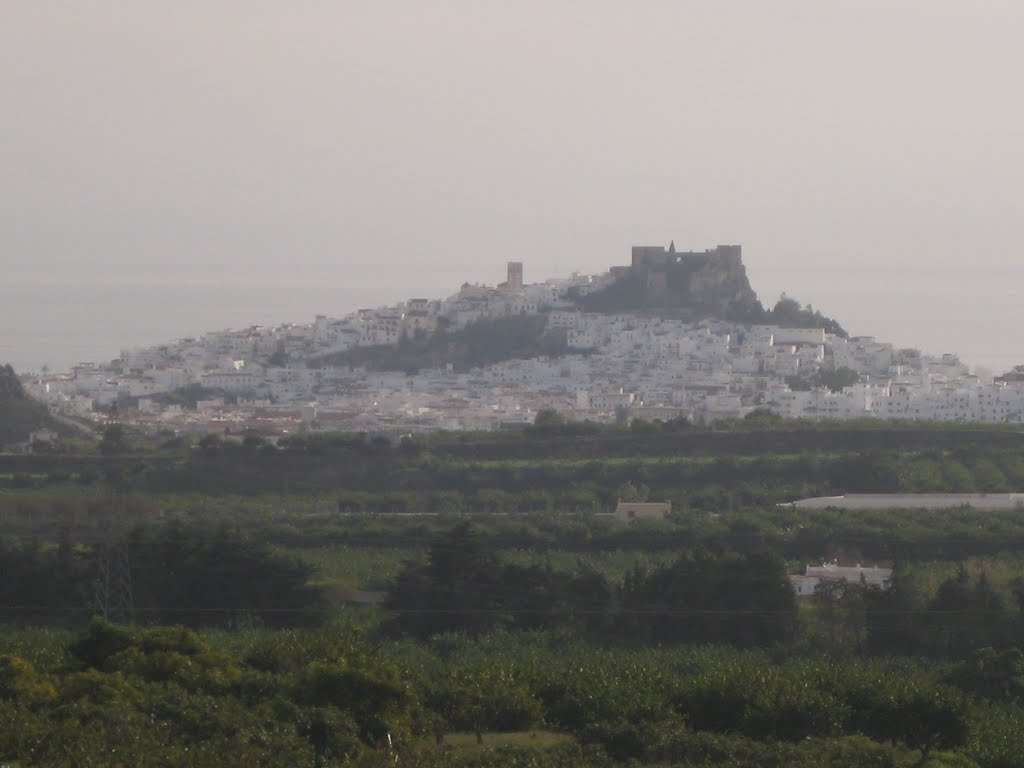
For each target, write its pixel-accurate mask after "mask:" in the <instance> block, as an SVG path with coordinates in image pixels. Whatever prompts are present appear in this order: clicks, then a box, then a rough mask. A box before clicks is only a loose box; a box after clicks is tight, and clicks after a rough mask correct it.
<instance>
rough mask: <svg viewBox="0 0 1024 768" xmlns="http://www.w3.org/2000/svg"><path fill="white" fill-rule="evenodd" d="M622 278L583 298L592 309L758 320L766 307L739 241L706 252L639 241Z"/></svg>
mask: <svg viewBox="0 0 1024 768" xmlns="http://www.w3.org/2000/svg"><path fill="white" fill-rule="evenodd" d="M616 271H617V272H618V273H619V277H618V279H617V280H616V281H615V282H614V283H612V284H611V285H610V286H609V287H608V288H606V289H605V290H603V291H598V292H595V293H592V294H590V295H589V296H586V297H583V298H581V299H580V304H581V305H582V306H583V308H584V309H585V310H587V311H589V312H635V311H652V312H657V313H659V314H662V313H664V314H670V315H673V316H680V317H692V318H698V317H717V318H721V319H724V320H736V321H756V320H758V319H760V317H761V316H762V315H763V313H764V308H763V307H762V306H761V302H760V301H758V299H757V294H756V293H754V290H753V288H751V287H750V281H749V279H748V278H747V270H746V267H744V266H743V258H742V254H741V249H740V246H738V245H721V246H718V247H717V248H715V249H714V250H709V251H703V252H687V253H676V251H675V249H674V248H670V249H667V250H666V249H665V248H661V247H657V246H655V247H650V246H639V247H636V248H634V249H633V263H632V264H631V265H630V266H629V267H628V268H626V269H625V270H616Z"/></svg>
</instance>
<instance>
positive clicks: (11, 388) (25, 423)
mask: <svg viewBox="0 0 1024 768" xmlns="http://www.w3.org/2000/svg"><path fill="white" fill-rule="evenodd" d="M47 426H51V424H50V417H49V414H48V413H47V410H46V406H45V405H43V404H42V403H40V402H38V401H36V400H33V399H32V398H31V397H29V396H28V394H27V393H26V392H25V389H24V387H22V386H21V381H19V380H18V376H17V374H16V373H15V372H14V369H13V368H12V367H11V366H10V365H4V366H0V446H2V445H7V444H9V443H19V442H23V441H25V440H28V436H29V433H30V432H33V431H35V430H37V429H41V428H42V427H47Z"/></svg>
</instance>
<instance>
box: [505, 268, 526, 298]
mask: <svg viewBox="0 0 1024 768" xmlns="http://www.w3.org/2000/svg"><path fill="white" fill-rule="evenodd" d="M505 288H506V289H507V290H509V291H520V290H522V288H523V262H521V261H510V262H509V263H508V282H506V283H505Z"/></svg>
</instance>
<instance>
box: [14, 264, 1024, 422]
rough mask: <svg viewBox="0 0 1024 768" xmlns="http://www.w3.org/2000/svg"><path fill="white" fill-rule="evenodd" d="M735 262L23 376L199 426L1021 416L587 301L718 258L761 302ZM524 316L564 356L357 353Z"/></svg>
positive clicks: (517, 284) (842, 341) (425, 305)
mask: <svg viewBox="0 0 1024 768" xmlns="http://www.w3.org/2000/svg"><path fill="white" fill-rule="evenodd" d="M739 253H740V248H739V246H719V247H718V248H716V249H713V250H709V251H702V252H690V253H677V252H676V250H675V247H674V245H672V246H670V247H669V248H664V247H661V246H655V247H649V246H642V247H635V248H634V249H633V254H632V256H633V263H632V265H631V266H629V267H613V268H612V269H611V270H610V271H609V272H607V273H605V274H602V275H595V276H587V275H578V274H574V275H573V276H571V277H568V278H564V279H551V280H547V281H545V282H542V283H526V282H524V280H523V264H522V263H520V262H510V263H509V264H508V266H507V276H506V280H505V282H502V283H500V284H499V285H496V286H494V287H491V286H486V285H470V284H465V285H463V286H462V287H461V289H460V290H459V291H458V292H457V293H455V294H454V295H452V296H450V297H448V298H447V299H427V298H411V299H408V300H406V301H404V302H401V303H398V304H395V305H393V306H387V307H380V308H376V309H360V310H359V311H357V312H354V313H352V314H350V315H347V316H345V317H340V318H333V317H326V316H323V315H319V316H317V317H316V318H315V319H314V320H313V321H312V322H310V323H308V324H300V325H279V326H266V327H264V326H253V327H250V328H245V329H242V330H223V331H215V332H211V333H207V334H205V335H204V336H201V337H199V338H185V339H179V340H177V341H172V342H168V343H166V344H160V345H157V346H153V347H149V348H145V349H130V350H125V351H123V352H122V353H121V355H120V357H119V358H118V359H116V360H114V361H111V362H110V363H82V364H79V365H76V366H75V367H74V368H73V370H71V371H70V372H64V373H48V374H42V375H41V374H26V375H25V376H24V378H23V381H24V384H25V386H26V389H27V390H28V391H29V392H30V393H31V394H32V395H33V396H35V397H36V398H38V399H40V400H42V401H43V402H45V403H46V404H47V405H48V406H49V407H50V408H51V409H52V410H54V411H57V412H61V413H64V414H68V415H73V416H77V417H83V418H87V419H92V420H95V421H98V422H99V421H103V420H105V419H107V418H108V414H109V412H110V409H111V408H112V407H113V406H115V404H116V406H117V414H118V418H119V419H120V420H121V422H122V423H126V424H131V425H134V426H137V427H139V428H142V429H147V430H154V431H158V430H171V431H175V432H192V433H208V432H221V433H234V434H244V433H246V432H250V431H256V432H259V433H261V434H266V435H274V434H278V435H280V434H286V433H294V432H298V431H301V430H307V431H308V430H351V431H359V432H372V433H378V432H380V433H394V434H401V433H410V432H421V431H428V430H456V429H458V430H491V429H498V428H501V427H504V426H508V425H517V424H529V423H532V422H533V421H534V420H535V419H536V417H537V414H538V413H540V412H554V413H557V414H560V415H561V416H562V417H564V418H565V419H569V420H580V421H583V420H586V421H594V422H603V423H612V422H616V421H620V422H621V421H623V420H630V419H643V420H651V421H653V420H656V419H660V420H671V419H680V418H685V419H690V420H693V421H695V422H698V423H708V422H711V421H714V420H717V419H724V418H737V417H743V416H745V415H746V414H748V413H750V412H751V411H753V410H755V409H764V410H767V411H771V412H773V413H776V414H778V415H780V416H783V417H793V418H807V419H826V418H828V419H861V418H877V419H921V420H942V421H977V422H1004V423H1005V422H1009V423H1018V424H1019V423H1024V381H1022V379H1024V376H1019V377H1017V376H1012V375H1011V376H1005V377H1000V378H993V376H992V375H991V373H987V372H985V371H982V370H971V369H970V368H969V367H968V366H966V365H964V364H963V363H961V362H960V360H959V359H958V358H957V357H956V356H954V355H951V354H943V355H941V356H939V357H932V356H929V355H926V354H923V353H922V352H921V351H919V350H915V349H897V348H895V347H894V346H893V345H892V344H890V343H886V342H883V341H879V340H877V339H875V338H873V337H863V336H854V337H849V338H847V337H845V336H844V335H842V334H838V333H830V332H827V331H826V330H824V329H822V328H806V327H782V326H778V325H765V324H756V323H743V322H736V321H729V320H722V319H712V317H713V315H712V314H711V313H709V314H708V317H704V318H701V317H694V316H690V317H685V316H677V317H671V316H665V315H664V313H663V314H662V315H661V316H655V315H654V314H652V313H649V312H648V313H641V312H621V313H613V312H609V311H608V310H607V308H606V309H605V310H604V311H602V312H596V311H586V310H585V306H586V304H587V302H586V301H585V300H584V299H585V298H586V297H587V296H588V295H592V294H596V293H597V292H600V291H603V290H606V289H608V288H609V287H610V286H612V285H613V284H615V283H616V282H617V281H619V280H623V279H626V278H628V277H629V276H630V275H632V277H633V278H637V279H640V280H642V281H644V282H643V287H644V289H645V290H646V291H647V292H648V294H649V295H658V294H659V293H664V292H665V291H667V290H669V289H670V286H671V283H672V280H674V279H675V278H674V277H673V276H672V275H673V274H674V273H672V272H671V269H673V268H675V267H679V268H682V267H686V266H687V265H692V264H698V266H700V267H701V268H700V269H699V270H697V271H694V270H692V269H691V279H690V289H691V290H694V291H698V292H699V291H704V290H710V288H713V287H714V286H716V285H719V283H721V279H720V278H721V274H720V273H718V272H715V271H714V268H715V265H717V264H719V263H721V264H725V265H726V266H727V267H729V268H730V269H732V270H733V273H735V270H736V269H737V268H738V269H739V272H740V275H741V278H742V280H741V282H742V284H744V285H746V289H745V290H746V291H748V292H749V284H748V283H747V282H746V273H745V270H743V267H742V264H741V263H740V260H739ZM680 265H682V266H680ZM709 265H710V266H709ZM709 269H710V271H709ZM666 270H667V271H666ZM638 276H639V277H638ZM719 287H720V286H719ZM750 295H753V294H752V292H750ZM754 300H755V301H756V297H755V298H754ZM691 314H692V313H691ZM719 316H721V315H719ZM530 317H532V318H536V323H535V325H536V327H537V328H540V329H541V330H542V333H543V335H544V337H545V338H547V339H554V340H556V341H557V343H558V345H559V348H558V350H557V352H556V353H554V354H552V355H551V356H536V357H522V358H518V359H505V360H501V361H498V362H494V363H493V364H488V365H480V366H475V367H474V366H469V365H458V364H452V363H442V364H439V365H437V366H436V367H420V368H417V369H412V370H410V369H406V370H376V369H374V367H373V366H372V365H371V364H367V363H366V362H365V360H367V359H370V358H367V357H363V358H361V357H359V356H358V354H353V351H354V350H355V351H362V352H374V351H376V352H380V351H381V350H384V351H387V349H388V348H402V346H401V345H403V344H404V345H408V344H410V343H411V340H419V341H423V340H424V339H431V338H434V339H436V338H437V335H438V334H444V335H446V336H450V337H451V338H453V339H455V338H458V334H459V333H460V332H461V333H465V332H466V331H467V329H470V330H471V329H473V328H480V327H481V324H487V323H488V322H492V323H496V324H500V323H502V322H508V321H503V320H502V319H503V318H530ZM361 348H375V350H369V349H367V350H361ZM360 360H364V362H363V363H360V362H359V361H360ZM376 367H377V368H379V367H380V366H379V365H378V366H376ZM837 372H839V373H841V374H842V375H841V376H837V375H836V373H837ZM828 374H832V376H831V377H830V376H829V375H828ZM837 380H838V381H839V384H837V383H836V382H837ZM824 383H828V384H829V386H824V385H823V384H824ZM830 387H831V388H830Z"/></svg>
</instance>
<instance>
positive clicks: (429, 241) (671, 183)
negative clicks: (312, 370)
mask: <svg viewBox="0 0 1024 768" xmlns="http://www.w3.org/2000/svg"><path fill="white" fill-rule="evenodd" d="M1022 39H1024V3H1022V2H1020V0H1013V1H1012V2H997V1H995V0H984V1H983V2H979V3H968V2H965V1H963V0H958V1H957V2H945V1H943V0H921V1H920V2H899V1H898V0H885V1H884V2H883V1H881V0H879V1H878V2H873V1H872V0H792V1H787V0H778V1H776V0H749V1H748V2H730V1H729V0H708V1H707V2H685V1H683V0H673V1H671V2H629V3H627V2H600V1H598V0H586V1H583V0H580V2H559V1H557V0H546V1H545V2H524V1H523V0H517V1H516V2H487V1H486V0H473V1H472V2H445V1H443V0H441V1H439V2H434V3H421V2H404V3H388V2H384V1H382V0H371V1H369V2H356V1H354V0H348V1H346V0H333V1H332V2H312V1H307V2H301V1H297V2H291V3H284V2H277V1H276V0H275V1H274V2H269V1H268V2H263V1H261V0H245V2H224V1H222V0H202V2H199V1H198V0H197V1H196V2H180V1H179V2H157V1H156V0H154V2H144V3H140V2H110V1H107V0H97V2H90V3H83V2H79V1H78V0H75V1H74V2H63V3H61V2H48V1H47V0H31V2H16V1H15V0H7V2H2V3H0V105H2V123H0V136H2V141H0V195H2V201H3V213H2V216H0V266H2V268H3V274H4V275H6V278H5V280H7V281H8V284H9V285H10V284H14V283H18V284H19V285H20V284H24V285H33V286H39V285H47V284H49V283H50V282H51V281H54V282H55V283H58V282H61V281H63V282H64V283H65V284H67V283H68V282H74V283H75V284H76V285H82V286H86V287H87V286H88V285H89V284H91V283H96V282H104V281H128V282H131V281H142V282H144V283H151V282H152V281H154V280H161V281H167V282H168V283H169V284H170V285H171V286H172V287H173V285H174V284H176V283H181V282H184V281H195V280H202V281H209V282H211V284H224V285H234V286H241V287H242V288H244V287H245V286H246V285H249V284H256V283H267V282H271V283H273V282H275V281H278V282H279V283H280V285H281V286H282V287H283V288H282V289H284V288H287V287H288V286H290V285H291V286H297V285H301V284H303V281H306V282H308V283H310V284H314V283H315V284H316V285H318V286H319V287H320V289H321V290H322V288H323V286H325V285H330V284H337V285H338V287H339V296H344V297H345V298H344V300H343V301H342V300H340V301H339V303H340V304H344V306H341V305H339V306H338V307H336V308H328V307H323V306H315V307H310V311H309V313H308V315H307V316H306V317H302V316H296V317H283V318H280V319H281V320H286V319H292V320H301V319H307V317H311V316H312V314H314V312H318V311H333V312H334V313H340V312H342V311H344V310H349V309H353V308H354V306H353V303H354V302H358V303H362V304H375V303H381V302H384V301H388V300H397V299H401V298H405V297H407V296H409V295H413V294H418V295H429V296H441V295H446V294H448V293H451V292H452V291H453V290H454V289H455V288H456V287H457V285H458V284H459V283H460V282H462V281H463V280H470V281H486V282H490V283H494V282H497V281H499V280H500V279H501V271H502V269H503V263H504V261H506V260H508V259H517V260H522V261H524V262H526V278H527V280H528V281H529V280H531V279H542V278H545V277H548V276H554V275H565V274H568V273H569V272H572V271H574V270H578V271H581V272H598V271H603V270H605V269H607V268H608V266H610V265H611V264H614V263H623V262H625V261H626V260H627V259H628V250H629V246H630V245H631V244H634V243H647V242H652V243H662V242H665V243H667V241H668V240H669V239H670V238H674V239H675V241H676V244H677V246H678V247H680V248H694V249H704V248H707V247H713V246H714V245H716V244H718V243H741V244H742V245H743V246H744V259H745V262H746V263H747V266H748V270H749V273H750V276H751V280H752V282H753V283H754V287H755V289H757V290H758V291H759V293H761V296H762V299H764V300H766V301H769V302H770V301H774V299H775V298H776V297H777V295H778V290H779V289H780V287H783V288H784V287H788V288H789V289H790V292H791V293H794V294H796V295H797V296H798V298H800V299H801V300H802V301H805V302H806V301H810V302H812V303H814V304H815V305H816V306H821V307H822V308H823V309H824V310H825V311H829V309H831V307H829V306H828V305H827V304H826V301H825V299H819V298H818V297H817V296H816V295H815V293H813V292H815V291H819V292H821V293H822V295H823V296H825V297H826V298H827V297H828V295H834V296H836V297H840V298H841V296H842V295H843V290H844V289H843V285H844V281H846V280H847V279H852V280H854V281H855V282H857V284H858V285H861V286H862V287H863V286H865V285H867V286H868V287H870V285H871V281H872V280H874V279H875V278H876V277H877V279H878V281H879V283H880V285H882V286H883V287H884V284H885V283H887V282H888V283H890V288H891V282H892V281H893V280H895V279H896V277H895V275H897V274H899V275H901V276H902V277H900V279H901V280H903V281H904V283H903V284H905V285H907V286H913V285H915V284H916V285H917V287H918V288H919V289H920V288H923V290H924V293H925V294H927V287H928V284H929V283H928V281H929V280H930V279H931V277H930V275H929V270H930V269H937V270H939V273H941V272H942V271H943V270H946V271H950V270H951V272H949V274H951V275H954V277H952V278H948V279H947V282H949V279H952V280H953V281H954V283H955V282H958V281H960V280H966V279H968V277H969V275H970V274H971V273H972V272H973V271H977V272H978V273H986V272H987V273H988V274H989V278H990V280H989V283H988V284H991V285H998V286H1003V287H1004V289H1005V290H1006V291H1010V290H1011V286H1012V290H1013V291H1017V292H1018V293H1017V294H1013V295H1020V297H1021V298H1022V301H1024V293H1020V290H1021V289H1020V288H1018V287H1017V286H1020V285H1021V284H1022V282H1024V258H1022V250H1021V243H1022V242H1024V215H1022V214H1024V189H1022V187H1024V95H1022V94H1024V85H1022V84H1024V54H1022V49H1021V40H1022ZM997 274H998V275H1003V276H1004V277H1000V278H998V279H995V278H992V275H997ZM918 275H919V276H918ZM955 275H963V277H955ZM858 281H859V282H858ZM986 290H987V289H986ZM172 293H173V291H169V292H168V296H169V295H170V294H172ZM766 294H767V295H766ZM1013 295H1010V294H1008V296H1010V298H1012V297H1013ZM1004 298H1006V297H1005V296H1004ZM158 299H159V297H158V296H157V297H155V298H154V301H156V300H158ZM34 303H35V305H36V309H34V310H24V312H26V313H27V314H22V315H20V316H21V317H22V318H23V319H27V320H30V321H34V320H33V318H34V317H35V316H34V315H32V312H33V311H39V312H43V311H45V309H46V302H45V301H36V302H34ZM884 303H885V302H884V300H883V301H881V302H880V304H884ZM1022 306H1024V303H1022ZM877 308H878V307H875V309H877ZM298 309H299V308H298V307H297V309H296V311H298ZM103 310H104V308H103V307H102V306H96V307H95V311H96V312H98V313H102V312H103ZM845 311H846V312H847V313H849V312H850V311H853V310H851V308H849V307H846V308H845ZM857 311H859V310H857ZM836 314H839V312H838V311H836ZM257 315H259V317H257ZM867 316H868V315H867V314H865V317H867ZM943 317H944V318H945V319H946V320H947V321H949V320H950V318H949V314H948V312H947V313H944V314H943ZM1016 317H1017V318H1018V319H1019V320H1024V313H1021V314H1018V315H1016ZM261 319H263V318H262V313H258V312H255V311H254V321H257V320H261ZM840 319H846V320H847V323H848V324H851V323H850V322H849V318H842V317H841V318H840ZM855 319H860V321H861V323H862V324H863V323H864V322H865V320H864V319H862V318H859V317H858V318H855ZM855 330H856V329H855ZM872 330H874V329H872ZM879 330H881V329H879ZM171 335H176V334H173V333H172V334H171ZM890 335H894V336H898V335H899V333H898V329H893V333H892V334H890ZM116 348H117V345H116V344H115V349H116ZM1021 362H1024V360H1022V361H1021Z"/></svg>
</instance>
